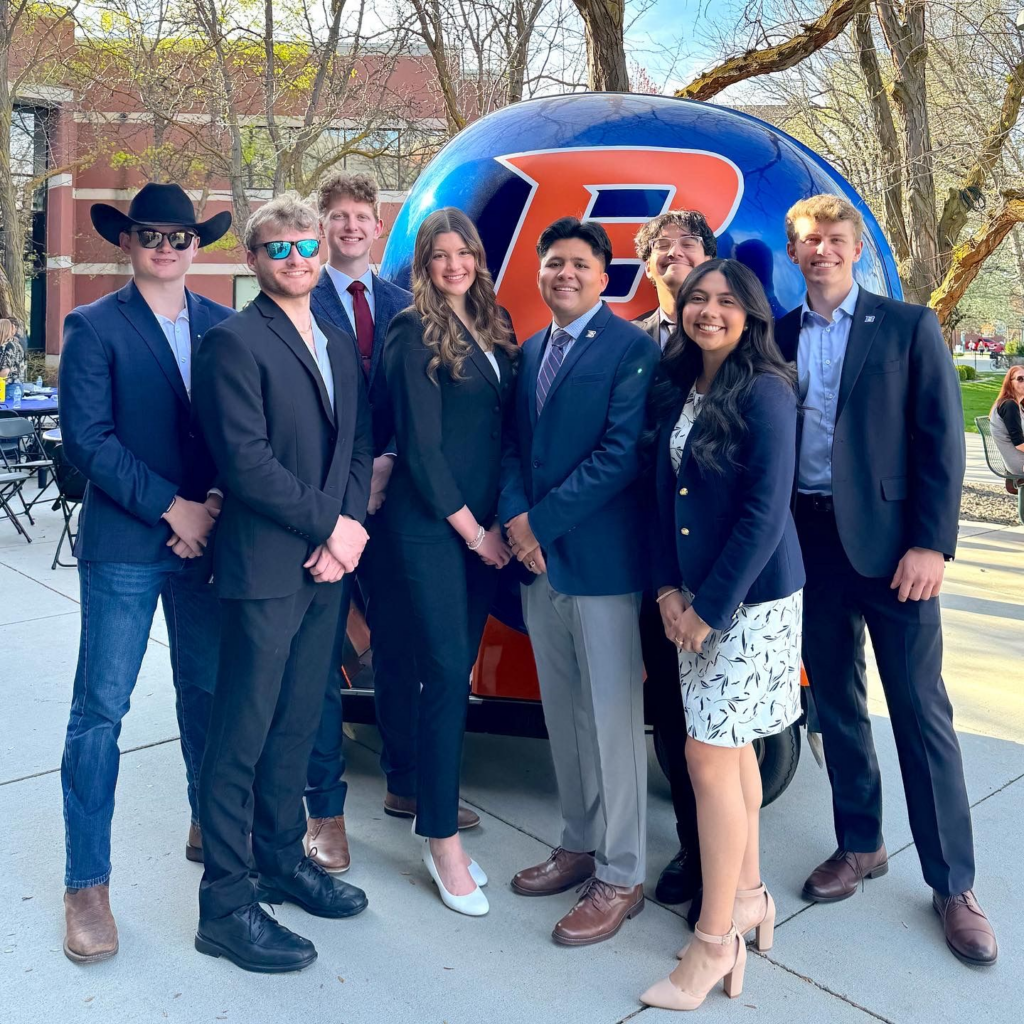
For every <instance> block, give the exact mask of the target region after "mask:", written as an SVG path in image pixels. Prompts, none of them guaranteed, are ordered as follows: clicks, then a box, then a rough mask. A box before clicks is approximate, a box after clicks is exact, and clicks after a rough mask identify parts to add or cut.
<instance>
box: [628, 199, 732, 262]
mask: <svg viewBox="0 0 1024 1024" xmlns="http://www.w3.org/2000/svg"><path fill="white" fill-rule="evenodd" d="M670 224H672V225H674V226H675V227H677V228H679V230H680V231H683V232H685V233H686V234H688V235H697V236H698V237H699V238H700V240H701V242H702V243H703V245H704V255H705V256H707V257H708V258H709V259H714V258H715V257H716V256H717V255H718V240H717V239H716V238H715V233H714V231H712V230H711V225H710V224H708V222H707V218H706V217H705V216H704V214H703V213H701V212H700V210H669V211H667V212H666V213H662V214H660V215H659V216H657V217H654V218H653V219H651V220H649V221H648V222H647V223H646V224H644V226H643V227H642V228H641V229H640V230H639V231H638V232H637V233H636V238H635V239H633V244H634V245H635V246H636V254H637V256H639V257H640V259H642V260H643V261H644V263H646V262H647V261H648V260H649V259H650V258H651V251H652V249H653V247H654V240H655V239H656V238H657V237H658V235H660V234H661V232H662V230H663V229H664V228H666V227H668V226H669V225H670Z"/></svg>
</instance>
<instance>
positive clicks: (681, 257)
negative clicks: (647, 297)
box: [646, 224, 711, 305]
mask: <svg viewBox="0 0 1024 1024" xmlns="http://www.w3.org/2000/svg"><path fill="white" fill-rule="evenodd" d="M709 259H711V257H710V256H708V254H707V253H706V252H705V251H704V242H703V240H702V239H701V238H700V236H699V235H691V234H687V233H686V232H685V231H684V230H683V229H682V228H680V227H679V225H678V224H666V225H665V227H663V228H662V229H661V231H660V232H659V234H658V237H657V238H656V239H654V242H653V244H652V248H651V255H650V256H649V257H648V259H647V265H646V272H647V278H648V280H649V281H650V282H651V283H652V284H653V285H654V286H655V288H657V289H658V298H659V299H661V301H662V304H663V305H665V302H664V299H665V298H666V297H669V296H671V297H672V298H673V299H674V297H675V296H676V295H678V294H679V289H680V288H681V287H682V284H683V282H684V281H685V280H686V277H687V275H688V274H689V273H690V271H691V270H693V268H694V267H699V266H700V265H701V264H702V263H706V262H707V261H708V260H709Z"/></svg>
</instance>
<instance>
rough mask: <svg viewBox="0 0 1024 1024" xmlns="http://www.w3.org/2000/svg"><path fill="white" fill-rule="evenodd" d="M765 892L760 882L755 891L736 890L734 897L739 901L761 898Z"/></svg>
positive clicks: (765, 889) (763, 885)
mask: <svg viewBox="0 0 1024 1024" xmlns="http://www.w3.org/2000/svg"><path fill="white" fill-rule="evenodd" d="M767 891H768V890H767V888H766V887H765V884H764V882H762V883H761V884H760V885H759V886H758V887H757V888H756V889H737V890H736V895H737V896H738V897H739V898H740V899H751V898H752V897H754V896H763V895H764V894H765V893H766V892H767Z"/></svg>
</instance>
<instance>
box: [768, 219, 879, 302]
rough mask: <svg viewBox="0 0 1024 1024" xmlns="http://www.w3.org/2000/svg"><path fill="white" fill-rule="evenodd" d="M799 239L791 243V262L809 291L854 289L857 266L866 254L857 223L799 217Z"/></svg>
mask: <svg viewBox="0 0 1024 1024" xmlns="http://www.w3.org/2000/svg"><path fill="white" fill-rule="evenodd" d="M793 229H794V231H795V232H796V239H795V240H794V241H792V242H789V243H787V245H786V251H787V252H788V253H789V257H790V259H791V260H792V261H793V262H794V263H795V264H797V266H798V267H799V268H800V273H802V274H803V275H804V280H805V281H806V282H807V286H808V288H820V289H822V290H827V291H830V292H836V293H838V292H840V291H842V290H843V289H844V288H845V290H846V291H847V292H849V290H850V289H851V288H852V287H853V265H854V263H856V262H857V261H858V260H859V259H860V254H861V253H862V252H863V251H864V242H863V240H862V239H860V238H857V237H856V235H855V233H854V227H853V224H851V223H850V221H847V220H838V221H828V220H815V219H813V218H811V217H798V218H797V219H796V221H795V222H794V224H793Z"/></svg>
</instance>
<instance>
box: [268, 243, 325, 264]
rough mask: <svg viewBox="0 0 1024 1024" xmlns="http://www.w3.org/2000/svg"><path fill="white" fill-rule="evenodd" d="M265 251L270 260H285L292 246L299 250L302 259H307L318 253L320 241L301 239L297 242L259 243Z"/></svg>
mask: <svg viewBox="0 0 1024 1024" xmlns="http://www.w3.org/2000/svg"><path fill="white" fill-rule="evenodd" d="M260 244H261V245H262V246H263V248H264V249H266V250H267V255H268V256H269V257H270V258H271V259H272V260H286V259H288V254H289V253H290V252H291V251H292V246H293V245H294V246H295V248H296V249H298V250H299V255H300V256H301V257H303V259H307V260H308V259H309V258H310V256H315V255H316V254H317V253H318V252H319V251H320V240H319V239H317V238H302V239H300V240H299V241H297V242H262V243H260Z"/></svg>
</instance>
